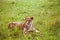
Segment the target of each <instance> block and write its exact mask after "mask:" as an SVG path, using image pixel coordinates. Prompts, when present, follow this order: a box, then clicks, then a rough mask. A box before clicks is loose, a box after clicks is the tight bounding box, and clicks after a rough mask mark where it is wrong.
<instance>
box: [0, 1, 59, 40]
mask: <svg viewBox="0 0 60 40" xmlns="http://www.w3.org/2000/svg"><path fill="white" fill-rule="evenodd" d="M29 16H34V20H33V23H34V26H35V28H36V29H38V30H39V31H41V34H40V33H35V32H34V33H31V34H27V35H24V34H23V33H22V31H21V30H19V29H18V28H14V30H10V29H8V23H9V22H13V21H21V22H23V21H24V18H25V17H29ZM0 40H60V0H0Z"/></svg>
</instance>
